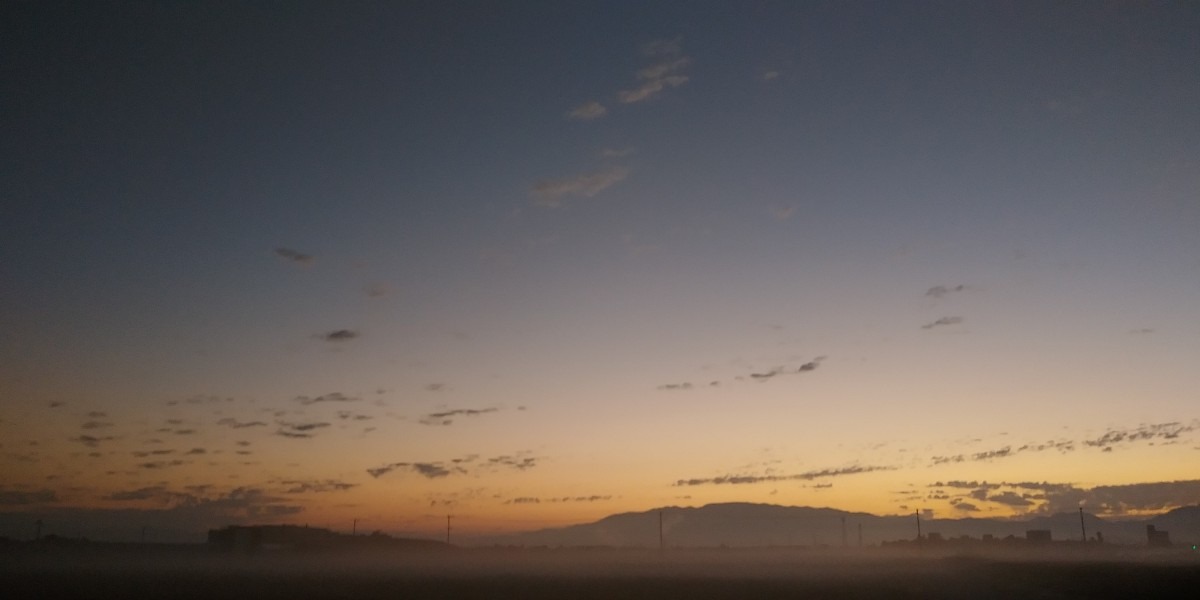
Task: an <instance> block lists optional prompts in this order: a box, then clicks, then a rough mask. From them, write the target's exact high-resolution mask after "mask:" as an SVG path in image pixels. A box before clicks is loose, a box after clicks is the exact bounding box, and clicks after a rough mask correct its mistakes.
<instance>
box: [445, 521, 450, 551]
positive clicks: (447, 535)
mask: <svg viewBox="0 0 1200 600" xmlns="http://www.w3.org/2000/svg"><path fill="white" fill-rule="evenodd" d="M446 543H447V544H449V543H450V515H446Z"/></svg>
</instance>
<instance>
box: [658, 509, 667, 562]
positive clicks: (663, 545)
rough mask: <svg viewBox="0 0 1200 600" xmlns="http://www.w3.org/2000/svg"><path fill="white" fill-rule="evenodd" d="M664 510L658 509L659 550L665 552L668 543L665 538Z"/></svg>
mask: <svg viewBox="0 0 1200 600" xmlns="http://www.w3.org/2000/svg"><path fill="white" fill-rule="evenodd" d="M662 513H663V511H661V510H660V511H658V551H659V552H664V551H666V549H667V546H666V543H665V542H664V540H663V526H662V523H663V515H662Z"/></svg>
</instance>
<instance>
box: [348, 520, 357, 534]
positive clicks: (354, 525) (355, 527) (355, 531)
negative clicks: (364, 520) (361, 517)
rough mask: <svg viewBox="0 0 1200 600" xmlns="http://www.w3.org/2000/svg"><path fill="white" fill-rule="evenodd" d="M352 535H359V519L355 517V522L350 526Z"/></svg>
mask: <svg viewBox="0 0 1200 600" xmlns="http://www.w3.org/2000/svg"><path fill="white" fill-rule="evenodd" d="M350 535H358V519H355V520H354V524H353V525H351V526H350Z"/></svg>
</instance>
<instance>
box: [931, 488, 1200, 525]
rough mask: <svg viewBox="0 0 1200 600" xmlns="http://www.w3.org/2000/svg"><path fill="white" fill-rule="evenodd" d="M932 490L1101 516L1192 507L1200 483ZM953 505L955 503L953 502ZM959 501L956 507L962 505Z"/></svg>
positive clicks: (1023, 507) (1035, 508)
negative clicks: (953, 491)
mask: <svg viewBox="0 0 1200 600" xmlns="http://www.w3.org/2000/svg"><path fill="white" fill-rule="evenodd" d="M929 487H934V488H945V489H956V490H964V492H962V494H961V496H962V497H968V498H972V499H974V500H978V501H981V502H994V503H996V504H1001V505H1004V506H1008V507H1011V508H1017V509H1021V510H1023V511H1024V512H1030V513H1034V514H1057V513H1063V512H1074V511H1075V510H1076V509H1077V508H1078V507H1080V506H1085V505H1086V506H1087V510H1088V511H1089V512H1091V513H1093V514H1096V515H1100V516H1122V515H1129V514H1138V513H1144V512H1161V511H1165V510H1170V509H1173V508H1178V507H1180V506H1189V505H1192V504H1194V503H1195V499H1196V498H1197V497H1200V480H1185V481H1160V482H1150V483H1134V484H1127V485H1104V486H1096V487H1093V488H1081V487H1078V486H1076V485H1074V484H1070V483H1052V482H1045V481H1043V482H1036V481H1016V482H1006V481H1001V482H995V483H989V482H987V481H962V480H954V481H946V482H941V481H939V482H937V483H934V484H930V486H929ZM951 503H954V501H953V500H952V501H951ZM962 503H963V502H961V501H960V502H958V503H957V504H955V506H957V505H958V504H962Z"/></svg>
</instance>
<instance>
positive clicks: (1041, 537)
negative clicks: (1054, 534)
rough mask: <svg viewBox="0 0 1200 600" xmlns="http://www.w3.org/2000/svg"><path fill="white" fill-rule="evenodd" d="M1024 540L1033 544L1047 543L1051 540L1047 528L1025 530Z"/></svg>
mask: <svg viewBox="0 0 1200 600" xmlns="http://www.w3.org/2000/svg"><path fill="white" fill-rule="evenodd" d="M1025 541H1027V542H1030V543H1033V544H1049V543H1050V541H1051V537H1050V530H1049V529H1030V530H1028V531H1026V532H1025Z"/></svg>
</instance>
